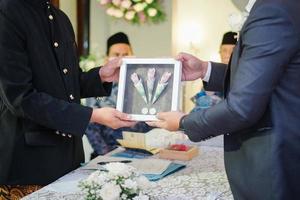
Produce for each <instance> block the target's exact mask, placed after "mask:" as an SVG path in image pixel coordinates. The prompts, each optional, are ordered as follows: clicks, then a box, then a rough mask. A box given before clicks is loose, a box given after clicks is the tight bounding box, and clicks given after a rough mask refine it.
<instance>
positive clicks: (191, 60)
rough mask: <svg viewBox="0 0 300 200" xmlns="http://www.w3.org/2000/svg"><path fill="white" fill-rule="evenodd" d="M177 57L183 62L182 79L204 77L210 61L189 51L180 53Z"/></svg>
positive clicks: (188, 79) (190, 79)
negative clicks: (203, 59) (188, 52)
mask: <svg viewBox="0 0 300 200" xmlns="http://www.w3.org/2000/svg"><path fill="white" fill-rule="evenodd" d="M176 59H177V60H179V61H181V62H182V81H194V80H196V79H198V78H201V79H203V78H204V76H205V74H206V71H207V66H208V62H204V61H202V60H200V59H198V58H196V57H195V56H192V55H191V54H187V53H180V54H178V56H177V57H176Z"/></svg>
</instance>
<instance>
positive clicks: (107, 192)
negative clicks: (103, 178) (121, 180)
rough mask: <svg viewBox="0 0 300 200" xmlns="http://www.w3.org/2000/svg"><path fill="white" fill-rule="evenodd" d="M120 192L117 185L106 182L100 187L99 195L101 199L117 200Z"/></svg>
mask: <svg viewBox="0 0 300 200" xmlns="http://www.w3.org/2000/svg"><path fill="white" fill-rule="evenodd" d="M121 192H122V190H121V188H120V186H119V185H116V184H113V183H107V184H105V185H104V186H103V187H102V188H101V190H100V196H101V198H102V199H103V200H118V199H119V197H120V194H121Z"/></svg>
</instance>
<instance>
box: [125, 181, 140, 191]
mask: <svg viewBox="0 0 300 200" xmlns="http://www.w3.org/2000/svg"><path fill="white" fill-rule="evenodd" d="M122 186H123V187H124V188H128V189H130V190H133V191H136V190H137V188H138V185H137V182H135V181H133V180H131V179H126V180H125V181H124V184H122Z"/></svg>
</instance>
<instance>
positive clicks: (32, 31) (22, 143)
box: [0, 0, 133, 198]
mask: <svg viewBox="0 0 300 200" xmlns="http://www.w3.org/2000/svg"><path fill="white" fill-rule="evenodd" d="M119 65H120V60H117V59H115V60H113V61H111V62H109V63H108V64H107V65H105V66H103V67H101V68H95V69H93V70H91V71H89V72H87V73H83V72H82V71H81V70H80V68H79V65H78V56H77V48H76V43H75V36H74V32H73V28H72V25H71V23H70V21H69V19H68V17H67V16H66V15H65V14H64V13H63V12H62V11H61V10H59V9H57V8H55V7H53V6H52V5H51V3H49V1H47V0H0V111H1V112H0V185H2V186H1V188H0V193H1V189H2V191H7V190H9V188H12V187H13V186H16V185H21V186H24V185H26V186H27V185H40V186H42V185H46V184H48V183H51V182H52V181H54V180H56V179H57V178H59V177H61V176H63V175H64V174H66V173H68V172H70V171H72V170H74V169H76V168H77V167H79V166H80V163H82V162H83V161H84V154H83V147H82V140H81V138H82V135H83V134H84V132H85V129H86V127H87V125H88V123H89V122H96V123H100V124H104V125H106V126H110V127H112V128H119V127H123V126H132V125H133V122H130V121H129V118H128V117H127V115H126V114H123V113H120V112H118V111H116V110H115V109H112V108H101V109H94V110H93V109H92V108H89V107H84V106H81V105H80V98H84V97H95V96H103V95H109V93H110V90H111V82H112V81H116V80H117V79H118V72H119ZM0 196H1V194H0ZM7 198H9V197H7Z"/></svg>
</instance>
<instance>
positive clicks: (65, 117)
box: [0, 11, 92, 136]
mask: <svg viewBox="0 0 300 200" xmlns="http://www.w3.org/2000/svg"><path fill="white" fill-rule="evenodd" d="M0 27H1V31H0V97H1V99H2V101H3V103H4V105H5V107H6V108H7V109H8V111H9V112H11V113H13V114H14V115H16V116H19V117H20V118H27V119H30V120H32V121H34V122H36V123H38V124H40V125H43V126H45V127H48V128H51V129H55V130H59V131H63V132H66V133H72V134H77V135H80V136H81V135H82V134H83V133H84V131H85V129H86V127H87V124H88V123H89V120H90V116H91V114H92V109H91V108H88V107H84V106H81V105H79V104H76V103H69V102H67V101H64V100H60V99H57V98H55V97H53V96H51V95H49V94H47V93H43V92H39V91H37V90H36V89H35V88H34V86H33V80H32V78H33V77H32V71H31V68H30V63H29V60H28V56H27V53H26V40H25V39H24V38H23V35H24V34H22V32H21V31H20V30H19V29H18V28H17V26H16V25H14V23H13V22H12V21H11V20H10V19H8V18H7V17H6V15H4V14H3V13H2V12H1V11H0ZM4 27H5V28H4Z"/></svg>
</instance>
